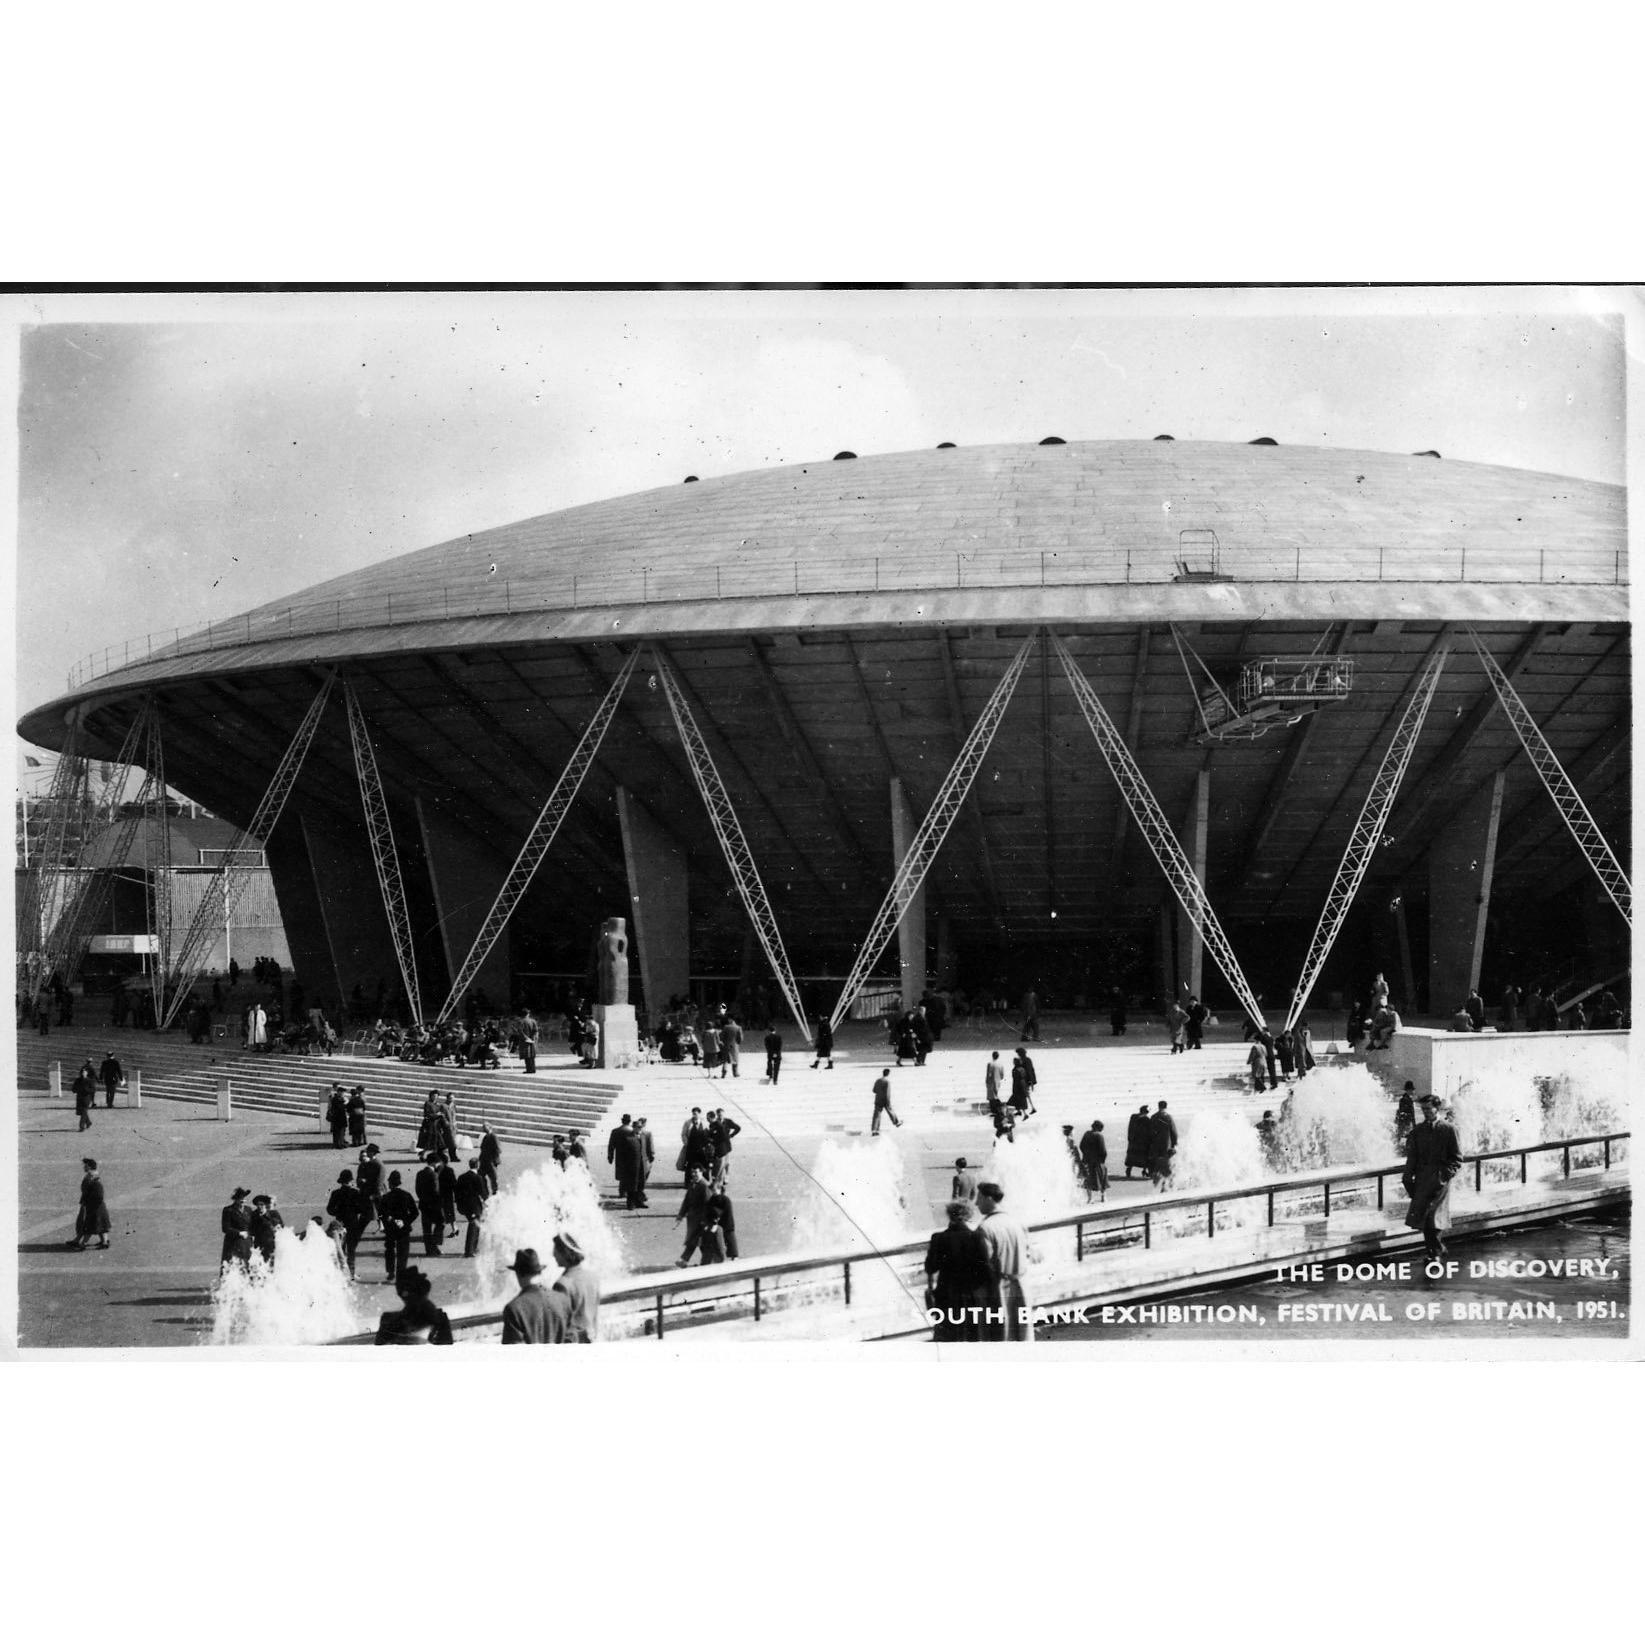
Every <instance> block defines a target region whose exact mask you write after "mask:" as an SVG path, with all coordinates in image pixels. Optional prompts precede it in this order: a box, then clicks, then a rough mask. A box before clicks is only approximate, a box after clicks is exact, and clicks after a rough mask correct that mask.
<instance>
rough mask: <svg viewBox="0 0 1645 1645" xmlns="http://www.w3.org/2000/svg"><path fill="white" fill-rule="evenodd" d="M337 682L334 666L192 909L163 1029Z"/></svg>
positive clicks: (247, 879) (228, 911) (236, 897)
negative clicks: (249, 816) (253, 809)
mask: <svg viewBox="0 0 1645 1645" xmlns="http://www.w3.org/2000/svg"><path fill="white" fill-rule="evenodd" d="M336 678H337V670H336V669H335V668H334V669H332V670H330V671H329V672H328V673H327V675H326V677H325V680H324V682H323V683H322V684H321V686H320V689H319V691H318V693H317V694H316V695H315V698H314V701H313V702H312V703H310V704H309V707H308V712H307V713H306V714H305V715H304V716H303V718H302V722H301V723H300V724H299V725H298V727H297V731H296V734H295V735H294V736H293V737H292V739H291V743H290V746H289V747H287V749H286V751H285V753H284V754H283V755H282V756H281V758H280V763H279V765H278V766H277V767H276V768H275V771H274V775H273V776H272V777H271V778H270V779H269V785H268V788H267V790H266V791H265V792H264V794H263V798H262V800H261V802H260V803H259V804H258V807H257V812H256V815H255V816H253V817H252V819H251V821H250V822H249V823H248V824H247V825H246V826H245V827H244V828H242V829H241V830H240V832H239V833H238V834H237V835H236V836H235V839H234V844H233V846H231V847H230V849H229V850H228V851H227V852H225V853H224V856H223V861H222V863H221V865H220V866H219V867H218V869H217V871H216V872H215V873H214V874H213V875H212V876H211V879H210V881H209V882H208V883H207V885H206V887H205V891H204V893H203V895H202V896H201V898H200V901H199V904H198V906H197V907H196V908H195V910H194V918H193V919H192V920H190V921H189V928H188V931H187V933H186V934H185V935H184V937H183V940H182V942H181V943H179V944H178V947H177V953H176V956H175V958H174V959H173V961H172V965H171V968H170V973H171V974H170V976H169V977H168V978H167V979H166V984H167V991H168V992H169V994H170V1000H169V1002H168V1003H167V1005H166V1009H165V1013H164V1015H163V1016H160V1017H159V1021H158V1027H160V1028H161V1029H166V1028H170V1027H171V1025H172V1022H173V1020H174V1019H175V1017H176V1016H177V1013H178V1011H179V1010H181V1009H182V1004H183V1001H184V1000H185V999H186V998H187V997H188V991H189V990H190V989H191V988H192V987H193V986H194V983H195V980H196V979H197V978H198V977H199V975H200V971H201V969H202V967H203V966H204V965H205V959H206V953H207V951H208V950H209V948H210V946H211V944H212V942H213V940H214V939H215V937H216V932H217V926H218V923H219V921H222V922H224V923H226V922H227V921H228V920H230V919H232V918H233V914H234V909H235V906H236V905H237V904H238V903H239V901H240V898H241V897H242V896H244V895H245V890H246V887H247V886H248V885H249V884H250V883H251V870H250V869H249V868H247V867H246V866H245V865H244V864H243V863H242V862H241V856H242V854H243V853H244V852H245V851H247V850H248V849H252V848H254V847H255V845H256V843H257V842H260V841H262V840H266V839H267V838H268V837H269V835H270V834H272V833H273V832H274V827H275V824H276V823H278V822H279V820H280V813H281V812H282V811H283V810H284V809H285V804H286V801H287V800H288V799H289V798H290V796H291V791H292V789H293V787H295V785H296V782H297V773H298V772H299V771H300V770H301V769H302V766H303V759H304V757H305V756H306V755H307V753H308V750H309V745H310V744H311V743H312V742H313V741H314V733H315V731H316V730H317V729H318V728H319V724H320V716H321V714H323V713H324V712H325V706H326V702H327V700H328V699H329V698H330V696H331V687H332V684H333V682H334V681H335V680H336Z"/></svg>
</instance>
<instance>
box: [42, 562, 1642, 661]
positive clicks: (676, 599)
mask: <svg viewBox="0 0 1645 1645" xmlns="http://www.w3.org/2000/svg"><path fill="white" fill-rule="evenodd" d="M1220 564H1221V571H1222V574H1223V575H1224V576H1225V577H1227V578H1228V579H1229V580H1231V581H1233V582H1263V583H1270V582H1289V583H1479V584H1490V583H1496V584H1504V583H1536V584H1546V585H1562V586H1566V587H1579V588H1601V587H1620V586H1623V585H1625V584H1626V583H1627V580H1628V557H1627V552H1626V551H1625V550H1624V549H1621V548H1616V549H1610V548H1599V547H1592V548H1574V549H1565V550H1555V551H1553V552H1552V553H1550V552H1549V551H1548V550H1547V549H1541V548H1524V549H1492V550H1491V551H1489V552H1488V553H1487V552H1483V551H1481V550H1480V549H1478V548H1477V547H1476V548H1475V550H1474V552H1473V554H1472V556H1470V554H1469V551H1468V547H1467V544H1466V543H1453V544H1449V545H1433V546H1429V545H1424V546H1421V547H1405V548H1393V547H1388V548H1338V547H1334V546H1332V545H1331V544H1329V543H1311V544H1289V545H1283V546H1281V545H1276V546H1273V547H1269V548H1263V549H1239V548H1223V549H1222V551H1221V561H1220ZM1178 580H1179V578H1178V574H1177V566H1176V557H1175V555H1174V553H1173V551H1172V550H1171V549H1167V548H1149V549H1140V548H1123V547H1111V548H1089V549H1085V548H1082V549H1032V548H1030V549H1017V550H1011V551H1001V552H997V553H988V552H967V551H963V550H962V551H957V552H945V551H931V552H926V553H922V554H907V555H900V554H899V555H878V556H875V557H872V558H868V557H864V556H861V555H855V556H847V555H837V556H826V555H819V556H813V557H810V558H807V559H804V560H788V561H771V560H762V561H759V562H750V561H746V560H741V561H727V562H725V563H722V564H715V565H707V566H678V565H669V566H661V567H657V566H642V567H640V568H639V569H638V570H633V571H623V570H611V569H606V570H599V571H589V572H586V573H583V572H578V573H573V574H571V575H558V576H556V575H544V576H540V577H529V578H514V579H509V580H502V581H499V580H498V579H495V578H490V577H488V578H486V579H484V580H479V581H476V582H473V583H464V584H446V585H442V586H440V587H437V588H417V589H406V590H403V591H400V592H391V593H386V594H370V595H359V596H355V597H352V598H346V599H344V598H339V599H332V600H318V601H314V600H311V601H306V602H294V603H293V604H291V605H284V606H270V607H265V608H264V609H262V610H260V611H253V612H246V613H244V614H242V615H240V616H238V617H228V618H224V619H223V620H222V621H214V622H208V623H198V624H195V625H193V626H192V627H187V628H184V627H179V628H172V629H163V630H161V631H160V632H158V633H154V634H145V635H143V636H142V637H141V638H139V639H134V640H127V641H124V642H122V643H121V644H119V645H111V646H106V647H105V648H104V649H103V650H101V651H98V652H95V653H93V654H92V655H91V656H89V657H86V658H83V659H82V660H81V661H80V662H78V663H76V664H75V666H74V667H73V668H72V669H71V670H70V671H69V677H68V684H69V689H70V690H71V691H73V690H75V689H77V688H78V687H80V686H83V685H85V684H86V683H87V681H89V680H94V679H97V678H98V677H99V676H101V675H104V674H110V673H113V672H114V671H115V670H116V669H121V668H128V667H131V666H132V665H134V664H137V663H144V662H149V661H151V660H155V661H157V660H163V659H166V658H170V657H180V656H190V655H193V654H195V653H197V652H202V651H217V650H223V649H227V648H229V647H232V646H236V645H247V644H257V643H264V642H270V641H278V640H282V639H287V638H296V637H299V636H304V635H320V634H336V633H343V632H346V631H348V630H351V629H357V628H385V627H396V626H400V625H403V624H409V623H424V622H440V621H444V620H446V619H448V618H476V617H506V616H516V615H530V614H533V613H541V612H545V611H565V610H598V609H602V608H605V607H608V606H623V605H673V604H698V603H701V602H702V601H705V600H727V601H729V600H745V599H761V600H769V599H776V598H781V597H782V596H784V595H791V596H797V597H800V598H805V597H807V596H812V595H826V594H872V593H882V594H885V593H909V594H912V593H921V592H928V591H929V592H937V591H946V590H950V589H973V588H975V589H988V588H1070V587H1081V586H1087V585H1097V586H1101V585H1114V584H1128V583H1129V584H1159V583H1171V582H1175V581H1178Z"/></svg>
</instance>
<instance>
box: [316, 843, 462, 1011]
mask: <svg viewBox="0 0 1645 1645" xmlns="http://www.w3.org/2000/svg"><path fill="white" fill-rule="evenodd" d="M303 839H304V842H305V843H306V844H307V847H308V860H309V866H310V868H311V869H312V871H313V874H314V884H315V888H316V890H317V891H318V892H319V894H320V916H321V920H322V922H323V924H324V926H325V933H326V943H327V946H328V947H329V948H330V951H331V979H328V981H329V982H330V984H331V986H328V987H327V988H326V990H325V992H326V993H328V994H330V993H331V991H332V987H335V990H336V994H335V998H336V1000H338V1001H341V1002H343V1003H344V1004H346V1003H347V1000H348V997H349V995H350V994H351V993H352V992H353V990H354V987H355V985H356V984H358V985H359V988H360V991H361V993H362V994H364V995H365V999H366V1003H367V1004H368V1005H370V1004H371V1003H372V1002H373V1001H374V1000H375V999H376V998H377V985H378V983H379V982H381V983H382V985H383V988H384V991H385V992H386V993H388V994H390V995H392V994H393V993H394V991H395V989H396V988H397V987H398V986H400V962H399V960H398V959H397V958H396V957H395V953H394V936H393V933H392V932H391V931H390V929H389V924H388V912H387V910H386V909H384V907H383V893H382V887H381V886H380V885H379V883H378V880H377V865H376V863H375V862H374V861H373V859H372V855H371V841H370V839H369V838H367V836H366V833H365V829H364V826H363V825H362V827H361V830H360V832H359V834H358V835H357V836H356V837H354V838H345V837H344V836H343V835H342V834H340V833H334V832H329V831H322V830H320V829H318V828H316V827H315V826H314V824H313V823H312V822H310V821H309V819H308V818H307V817H305V818H304V819H303ZM315 981H316V983H318V981H319V979H318V978H316V979H315ZM423 1004H424V1006H425V1008H431V1007H430V1004H429V1002H428V1001H427V1000H425V1001H424V1002H423ZM438 1005H439V1001H438V1000H436V1001H434V1002H433V1007H438ZM338 1026H341V1025H340V1024H339V1025H338Z"/></svg>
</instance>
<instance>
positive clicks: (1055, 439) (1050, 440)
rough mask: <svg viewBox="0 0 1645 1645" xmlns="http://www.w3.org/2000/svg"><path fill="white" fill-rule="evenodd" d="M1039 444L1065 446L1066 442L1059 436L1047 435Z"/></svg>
mask: <svg viewBox="0 0 1645 1645" xmlns="http://www.w3.org/2000/svg"><path fill="white" fill-rule="evenodd" d="M1040 444H1041V445H1042V446H1065V445H1067V444H1068V442H1067V441H1066V440H1064V439H1063V438H1061V436H1060V435H1056V434H1047V435H1046V437H1045V438H1044V439H1043V440H1041V441H1040Z"/></svg>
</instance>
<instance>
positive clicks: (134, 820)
mask: <svg viewBox="0 0 1645 1645" xmlns="http://www.w3.org/2000/svg"><path fill="white" fill-rule="evenodd" d="M154 718H155V711H154V703H153V698H152V697H150V698H148V699H145V701H144V704H143V707H142V708H141V710H139V712H138V714H137V717H136V718H135V719H134V720H133V721H132V722H131V725H130V726H129V727H128V729H127V731H126V736H125V741H124V742H123V743H122V744H121V746H120V755H119V758H118V759H117V760H116V761H115V764H114V768H113V772H112V774H111V775H110V777H109V779H108V781H107V782H106V783H104V785H103V793H102V797H101V798H100V799H99V800H98V802H97V806H96V808H95V813H94V814H102V813H105V812H106V814H107V817H108V821H107V823H106V824H105V825H104V827H103V828H101V829H99V830H98V832H97V833H96V834H95V835H94V834H92V832H91V828H90V824H89V822H88V825H87V829H86V834H85V837H84V838H83V839H82V841H81V845H80V854H79V855H80V863H79V867H80V873H79V875H78V876H77V878H78V881H79V883H78V885H77V886H76V887H75V890H74V895H73V896H72V898H71V899H70V901H69V903H68V906H67V908H66V909H65V911H64V913H63V915H62V917H61V919H59V920H58V922H57V929H56V930H55V931H54V932H53V933H52V940H51V942H50V943H49V944H48V945H47V951H46V967H45V969H46V975H47V976H50V974H51V973H52V972H53V971H57V972H58V973H59V974H60V975H61V976H62V979H63V982H64V984H65V985H67V984H69V983H72V982H73V981H74V979H75V978H76V977H77V976H78V975H79V973H80V967H81V966H82V965H83V964H84V963H85V958H86V951H87V949H88V948H89V947H90V946H91V939H92V934H93V930H94V928H95V927H96V925H97V922H98V920H99V919H100V918H101V917H102V913H103V910H104V908H105V907H107V905H108V899H109V892H110V890H111V889H112V888H113V885H114V877H115V875H116V874H117V873H119V871H120V869H121V868H122V867H123V866H124V864H125V860H126V854H127V853H128V852H129V851H130V850H131V842H132V840H133V839H134V838H135V837H136V834H137V826H138V824H139V823H140V822H141V821H142V820H143V813H142V811H141V810H139V809H137V808H135V807H134V808H132V809H131V810H129V811H128V812H127V813H126V815H124V816H121V815H118V814H117V808H118V806H119V804H120V797H121V795H123V794H124V793H125V791H126V783H127V782H128V781H129V779H130V777H131V773H132V770H133V769H134V768H135V767H136V765H137V763H138V761H137V757H138V753H139V751H142V752H144V753H146V752H147V750H146V748H145V747H144V742H145V740H146V739H147V737H148V736H149V735H150V734H151V732H152V728H153V725H154ZM151 786H152V779H151V778H150V777H148V776H145V777H144V779H143V787H142V791H141V793H140V794H139V799H140V800H141V799H144V798H146V796H147V794H148V791H149V789H150V787H151ZM94 844H95V845H98V846H99V847H102V846H104V845H107V847H108V849H107V850H106V851H104V852H101V853H100V854H102V855H103V856H104V859H105V860H104V863H103V865H102V867H100V868H99V867H92V866H90V865H89V864H88V862H87V857H88V856H89V854H90V851H91V847H92V846H93V845H94Z"/></svg>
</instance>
